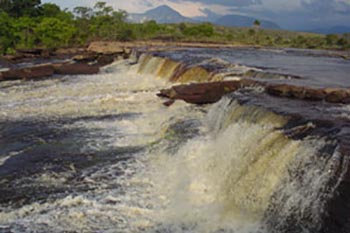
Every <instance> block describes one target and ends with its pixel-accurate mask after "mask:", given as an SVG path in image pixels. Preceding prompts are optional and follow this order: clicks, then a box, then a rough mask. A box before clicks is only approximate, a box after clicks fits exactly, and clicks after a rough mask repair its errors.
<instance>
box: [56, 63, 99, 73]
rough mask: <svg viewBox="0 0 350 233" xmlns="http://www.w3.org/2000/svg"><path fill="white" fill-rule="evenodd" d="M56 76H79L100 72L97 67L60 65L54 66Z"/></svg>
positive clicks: (77, 64)
mask: <svg viewBox="0 0 350 233" xmlns="http://www.w3.org/2000/svg"><path fill="white" fill-rule="evenodd" d="M54 70H55V74H61V75H78V74H97V73H98V72H99V71H100V68H99V66H97V65H88V64H84V63H74V64H60V65H56V66H54Z"/></svg>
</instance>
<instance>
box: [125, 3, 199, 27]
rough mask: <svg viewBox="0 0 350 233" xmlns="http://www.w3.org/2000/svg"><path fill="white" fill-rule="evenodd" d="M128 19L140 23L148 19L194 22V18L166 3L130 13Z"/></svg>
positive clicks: (168, 21) (167, 21)
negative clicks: (184, 14)
mask: <svg viewBox="0 0 350 233" xmlns="http://www.w3.org/2000/svg"><path fill="white" fill-rule="evenodd" d="M128 19H129V20H130V21H132V22H136V23H142V22H145V21H150V20H155V21H156V22H157V23H182V22H191V23H194V22H196V21H195V20H194V19H191V18H187V17H185V16H183V15H181V14H180V13H179V12H177V11H176V10H174V9H172V8H170V7H169V6H167V5H163V6H159V7H157V8H154V9H152V10H149V11H146V12H145V13H143V14H130V15H129V18H128Z"/></svg>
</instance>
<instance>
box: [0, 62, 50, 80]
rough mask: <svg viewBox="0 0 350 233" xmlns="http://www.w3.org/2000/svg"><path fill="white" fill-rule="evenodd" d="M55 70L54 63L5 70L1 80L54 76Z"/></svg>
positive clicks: (0, 76) (0, 75)
mask: <svg viewBox="0 0 350 233" xmlns="http://www.w3.org/2000/svg"><path fill="white" fill-rule="evenodd" d="M54 72H55V70H54V67H53V66H52V65H39V66H33V67H29V68H21V69H13V70H8V71H4V72H1V74H0V78H1V80H16V79H36V78H43V77H49V76H52V75H53V74H54Z"/></svg>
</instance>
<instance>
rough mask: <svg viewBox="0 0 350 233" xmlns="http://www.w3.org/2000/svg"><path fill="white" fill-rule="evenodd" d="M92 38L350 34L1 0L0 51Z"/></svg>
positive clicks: (332, 45)
mask: <svg viewBox="0 0 350 233" xmlns="http://www.w3.org/2000/svg"><path fill="white" fill-rule="evenodd" d="M94 40H118V41H133V40H163V41H176V42H206V43H229V44H244V45H256V46H276V47H295V48H323V49H349V48H350V34H344V35H327V36H324V35H319V34H312V33H299V32H289V31H281V30H266V29H261V28H260V21H258V20H256V21H255V22H254V24H253V25H252V27H251V28H227V27H220V26H214V25H212V24H210V23H201V24H190V23H180V24H157V23H156V22H155V21H148V22H144V23H138V24H137V23H130V22H128V21H127V13H126V12H125V11H120V10H119V11H115V10H114V9H113V8H112V7H110V6H108V5H107V4H106V3H105V2H97V3H96V4H95V6H94V7H93V8H89V7H76V8H74V9H73V11H72V12H70V11H68V10H66V9H65V10H62V9H60V7H59V6H57V5H55V4H51V3H45V4H42V3H41V1H40V0H0V53H1V54H5V53H13V52H15V50H16V49H24V48H34V47H42V48H58V47H68V46H80V45H85V44H86V43H89V42H90V41H94Z"/></svg>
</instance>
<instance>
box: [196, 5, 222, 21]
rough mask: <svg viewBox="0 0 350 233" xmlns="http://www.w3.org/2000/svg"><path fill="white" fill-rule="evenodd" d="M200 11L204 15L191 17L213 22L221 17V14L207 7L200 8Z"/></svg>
mask: <svg viewBox="0 0 350 233" xmlns="http://www.w3.org/2000/svg"><path fill="white" fill-rule="evenodd" d="M200 11H201V12H203V14H204V16H196V17H193V19H195V20H197V21H202V22H210V23H215V21H217V20H218V19H220V18H221V17H222V15H219V14H216V13H215V12H213V11H211V10H209V9H208V8H205V9H201V10H200Z"/></svg>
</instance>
